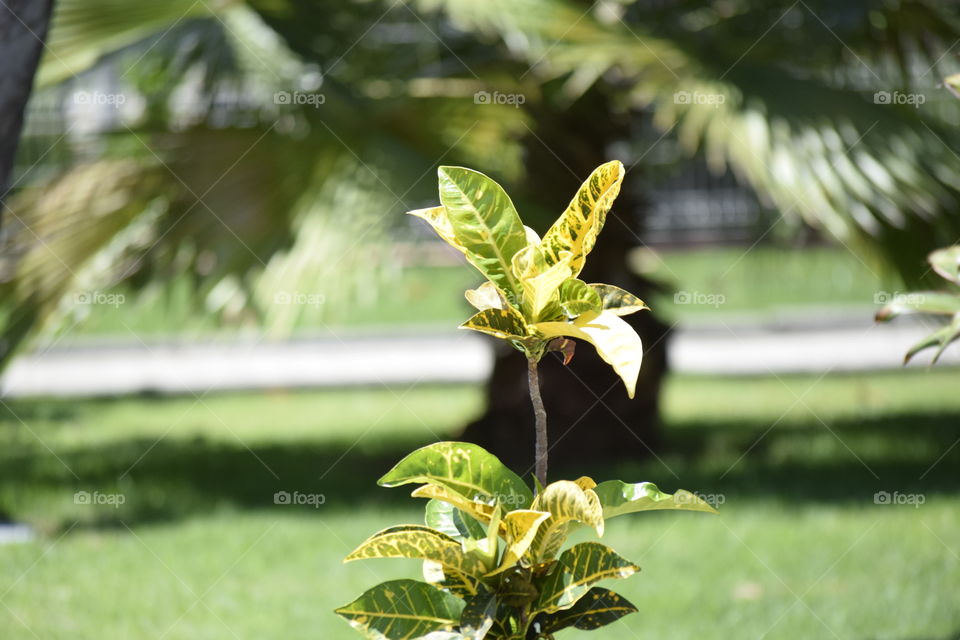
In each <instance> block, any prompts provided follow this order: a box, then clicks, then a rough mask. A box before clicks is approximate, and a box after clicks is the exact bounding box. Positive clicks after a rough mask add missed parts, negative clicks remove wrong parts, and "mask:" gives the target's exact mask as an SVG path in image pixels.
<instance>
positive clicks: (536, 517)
mask: <svg viewBox="0 0 960 640" xmlns="http://www.w3.org/2000/svg"><path fill="white" fill-rule="evenodd" d="M549 517H550V513H548V512H545V511H533V510H531V509H516V510H514V511H511V512H510V513H508V514H507V515H506V516H504V518H503V526H502V527H501V528H502V531H503V534H504V537H505V539H506V547H505V549H504V551H503V557H502V558H501V559H500V565H499V566H498V567H497V568H496V569H495V570H494V571H491V572H490V573H489V574H488V576H491V575H496V574H498V573H501V572H503V571H506V570H507V569H510V568H512V567H514V566H515V565H516V564H517V562H519V561H520V558H522V557H523V554H525V553H526V552H527V549H529V548H530V545H531V544H533V540H534V538H535V536H536V535H537V529H538V528H539V527H540V524H541V523H542V522H543V521H544V520H546V519H547V518H549Z"/></svg>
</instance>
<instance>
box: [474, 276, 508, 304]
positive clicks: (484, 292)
mask: <svg viewBox="0 0 960 640" xmlns="http://www.w3.org/2000/svg"><path fill="white" fill-rule="evenodd" d="M463 295H464V297H465V298H466V299H467V302H469V303H470V304H471V305H472V306H473V307H474V308H475V309H476V310H477V311H486V310H487V309H505V308H506V304H505V303H504V300H503V296H502V294H501V293H500V291H499V290H498V289H497V287H496V286H494V284H493V283H492V282H490V281H489V280H487V281H486V282H484V283H483V284H481V285H480V286H479V287H477V288H476V289H467V290H466V291H465V292H464V294H463Z"/></svg>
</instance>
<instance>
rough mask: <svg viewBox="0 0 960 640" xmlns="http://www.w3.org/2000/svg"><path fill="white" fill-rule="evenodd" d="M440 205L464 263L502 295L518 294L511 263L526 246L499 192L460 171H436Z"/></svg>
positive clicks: (509, 205)
mask: <svg viewBox="0 0 960 640" xmlns="http://www.w3.org/2000/svg"><path fill="white" fill-rule="evenodd" d="M437 176H438V177H439V180H440V202H441V203H443V206H444V208H445V209H446V214H447V220H449V223H450V226H451V227H452V228H453V234H454V237H455V238H456V240H457V243H458V244H459V245H460V246H461V247H463V248H464V250H465V255H466V256H467V259H468V260H469V261H470V262H471V264H473V265H474V266H475V267H476V268H477V269H478V270H479V271H480V273H482V274H483V275H484V276H486V277H487V279H488V280H490V281H491V282H493V283H494V284H495V285H496V286H497V288H499V289H500V290H501V291H503V292H504V293H506V294H511V293H512V294H519V293H520V287H519V283H518V282H517V279H516V277H515V276H514V274H513V272H512V271H511V261H512V260H513V256H514V255H516V253H517V252H518V251H520V250H521V249H523V248H524V247H525V246H526V245H527V234H526V231H524V228H523V223H521V222H520V216H519V215H517V210H516V209H515V208H514V206H513V202H512V201H511V200H510V197H509V196H508V195H507V194H506V192H505V191H504V190H503V188H502V187H501V186H500V185H499V184H497V183H496V182H494V181H493V180H491V179H490V178H488V177H487V176H485V175H484V174H482V173H480V172H478V171H473V170H471V169H464V168H463V167H440V168H439V169H438V170H437Z"/></svg>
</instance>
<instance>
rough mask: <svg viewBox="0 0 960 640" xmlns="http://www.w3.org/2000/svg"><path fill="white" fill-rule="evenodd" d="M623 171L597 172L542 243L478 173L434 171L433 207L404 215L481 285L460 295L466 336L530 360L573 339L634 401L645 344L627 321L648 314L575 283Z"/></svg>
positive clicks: (608, 167)
mask: <svg viewBox="0 0 960 640" xmlns="http://www.w3.org/2000/svg"><path fill="white" fill-rule="evenodd" d="M623 176H624V169H623V164H621V163H620V162H618V161H616V160H614V161H612V162H607V163H605V164H603V165H600V166H599V167H597V169H596V170H594V172H593V173H592V174H591V175H590V177H589V178H588V179H587V180H586V182H584V183H583V185H582V186H581V187H580V189H579V191H577V194H576V195H575V196H574V198H573V200H572V201H571V202H570V204H569V205H568V206H567V208H566V210H565V211H564V212H563V214H561V216H560V218H559V219H557V221H556V222H555V223H554V224H553V226H551V227H550V229H549V230H547V232H546V234H544V236H543V238H542V239H541V238H540V237H539V236H538V235H537V233H536V232H535V231H534V230H533V229H531V228H530V227H527V226H525V225H524V224H523V222H522V221H521V220H520V216H519V215H518V214H517V210H516V208H514V206H513V202H512V201H511V200H510V197H509V196H508V195H507V193H506V192H505V191H504V190H503V188H502V187H501V186H500V185H499V184H497V183H496V182H494V181H493V180H491V179H490V178H488V177H487V176H485V175H484V174H482V173H480V172H477V171H473V170H471V169H464V168H462V167H440V169H439V170H438V177H439V181H440V202H441V205H440V206H438V207H432V208H429V209H419V210H417V211H411V212H410V214H411V215H415V216H418V217H420V218H423V219H424V220H426V221H427V222H429V223H430V225H431V226H432V227H433V229H434V231H436V232H437V235H439V236H440V237H441V238H443V239H444V240H445V241H447V242H448V243H449V244H451V245H452V246H453V247H455V248H456V249H457V250H458V251H460V252H461V253H463V255H464V256H465V257H466V259H467V260H468V261H469V262H470V264H472V265H473V266H474V267H476V268H477V270H478V271H480V273H482V274H483V275H484V277H486V278H487V282H485V283H483V284H482V285H481V286H480V287H478V288H476V289H471V290H469V291H467V292H466V297H467V300H468V301H469V302H470V304H472V305H473V306H474V307H476V309H477V311H478V312H477V313H476V314H475V315H474V316H473V317H472V318H470V319H469V320H467V321H466V322H465V323H464V324H463V325H461V326H462V327H463V328H466V329H473V330H474V331H480V332H482V333H487V334H490V335H492V336H496V337H498V338H502V339H504V340H507V341H508V342H510V343H511V344H512V345H513V346H514V347H516V348H517V349H519V350H520V351H522V352H523V353H524V354H526V356H527V358H528V359H530V360H533V361H537V360H539V359H540V358H541V357H542V356H543V354H544V353H545V352H546V351H547V350H549V349H551V348H554V347H556V348H561V345H562V344H563V341H562V340H558V341H556V342H554V340H555V339H556V338H561V339H562V338H564V337H575V338H580V339H582V340H586V341H588V342H590V343H592V344H593V345H594V347H596V349H597V352H598V353H599V354H600V357H602V358H603V359H604V360H605V361H606V362H607V363H609V364H610V365H611V366H612V367H613V368H614V370H615V371H616V372H617V374H618V375H619V376H620V377H621V378H622V379H623V382H624V384H625V385H626V387H627V393H628V394H629V395H630V397H631V398H632V397H633V394H634V391H635V387H636V381H637V376H638V374H639V372H640V362H641V360H642V358H643V345H642V344H641V342H640V338H639V336H637V334H636V333H635V332H634V331H633V329H632V328H631V327H630V325H628V324H627V323H626V322H624V321H623V320H622V319H621V318H620V316H624V315H627V314H630V313H634V312H636V311H640V310H641V309H646V308H647V306H646V305H645V304H644V303H643V301H642V300H640V299H639V298H637V297H636V296H634V295H633V294H631V293H629V292H627V291H624V290H623V289H621V288H619V287H615V286H613V285H609V284H587V283H586V282H584V281H583V280H580V279H579V278H578V277H577V276H579V275H580V272H581V271H582V270H583V266H584V264H585V263H586V258H587V254H588V253H590V250H591V249H593V246H594V244H595V243H596V240H597V235H598V234H599V233H600V230H601V229H602V228H603V224H604V222H605V221H606V218H607V212H608V211H609V210H610V207H611V206H612V205H613V201H614V199H615V198H616V197H617V194H618V193H620V185H621V183H622V182H623Z"/></svg>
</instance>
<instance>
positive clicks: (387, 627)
mask: <svg viewBox="0 0 960 640" xmlns="http://www.w3.org/2000/svg"><path fill="white" fill-rule="evenodd" d="M463 607H464V604H463V601H462V600H460V599H459V598H457V597H456V596H454V595H453V594H450V593H447V592H445V591H442V590H440V589H438V588H436V587H434V586H432V585H429V584H426V583H423V582H418V581H416V580H391V581H389V582H383V583H381V584H378V585H377V586H375V587H373V588H372V589H370V590H369V591H366V592H365V593H364V594H363V595H362V596H360V597H359V598H357V599H356V600H354V601H353V602H351V603H350V604H348V605H345V606H343V607H340V608H339V609H337V610H336V613H337V615H339V616H341V617H343V618H345V619H346V620H347V622H349V623H350V626H352V627H353V628H354V629H356V630H357V631H359V632H360V633H362V634H363V635H365V636H366V637H367V638H370V639H371V640H410V639H411V638H419V637H421V636H425V635H427V634H428V633H431V632H435V631H447V632H454V631H455V630H456V627H457V625H458V624H459V621H460V614H461V612H462V611H463Z"/></svg>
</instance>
